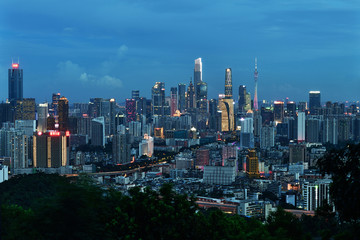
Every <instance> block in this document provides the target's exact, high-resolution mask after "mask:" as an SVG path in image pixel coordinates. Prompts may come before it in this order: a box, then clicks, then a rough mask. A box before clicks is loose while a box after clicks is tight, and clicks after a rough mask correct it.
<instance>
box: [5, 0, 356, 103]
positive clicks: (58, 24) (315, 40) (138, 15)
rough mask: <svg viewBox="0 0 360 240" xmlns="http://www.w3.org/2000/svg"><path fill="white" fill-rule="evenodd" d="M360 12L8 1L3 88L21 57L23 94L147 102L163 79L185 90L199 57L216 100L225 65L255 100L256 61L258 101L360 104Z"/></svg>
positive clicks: (346, 5) (330, 7) (295, 6)
mask: <svg viewBox="0 0 360 240" xmlns="http://www.w3.org/2000/svg"><path fill="white" fill-rule="evenodd" d="M359 16H360V14H359V4H358V3H357V2H356V1H346V2H344V1H335V0H331V1H301V2H300V1H298V2H297V3H293V2H288V1H271V2H267V1H227V2H225V3H224V2H215V1H214V2H211V1H210V2H209V1H196V2H194V1H181V2H176V3H173V2H168V1H155V2H153V1H151V2H149V1H121V2H118V1H107V2H106V3H104V2H102V1H87V2H86V4H84V2H82V1H80V2H77V1H76V2H74V1H61V2H52V3H49V2H48V1H43V0H39V1H31V2H29V1H23V0H18V1H11V2H10V1H2V2H0V33H1V37H0V48H1V55H0V80H1V83H2V85H3V86H6V85H7V69H9V68H10V67H11V63H12V59H13V60H14V61H15V62H17V61H18V59H20V66H21V68H22V69H24V97H35V98H36V101H38V102H41V101H50V100H51V93H53V92H61V94H62V95H64V96H66V97H67V98H68V99H69V101H70V102H72V103H73V102H86V101H88V100H89V98H90V97H104V98H112V97H114V98H116V99H118V101H119V102H121V101H123V100H124V99H125V98H127V97H129V96H130V94H131V90H133V89H138V90H140V93H141V95H142V96H145V97H149V96H150V95H151V87H152V86H153V85H154V83H155V82H158V81H160V82H165V87H166V92H167V94H168V93H169V90H170V87H173V86H177V84H178V83H185V84H188V83H189V81H190V77H193V67H194V59H196V58H198V57H201V58H202V59H203V80H204V81H206V82H207V83H208V95H209V99H210V98H217V96H218V94H219V93H223V87H221V88H219V87H218V86H219V85H221V86H223V82H224V70H225V68H228V67H230V68H232V74H233V86H234V89H237V87H238V86H239V85H241V84H244V85H246V86H247V89H248V91H250V92H251V93H252V94H253V92H254V80H253V72H254V58H255V57H257V58H258V70H259V86H258V96H259V100H263V99H266V100H281V99H285V98H286V97H289V98H290V100H295V101H302V100H307V98H308V92H309V91H310V90H319V91H321V93H322V100H323V101H326V100H331V101H345V100H350V101H357V100H358V89H359V88H360V82H359V77H360V71H359V68H358V65H359V63H360V47H359V46H360V45H359V43H360V41H359V40H360V36H359V31H358V29H359V27H360V21H359ZM234 97H235V98H237V92H236V90H235V91H234ZM0 98H1V99H2V100H5V99H6V98H7V87H2V88H1V89H0Z"/></svg>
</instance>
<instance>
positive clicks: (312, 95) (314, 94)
mask: <svg viewBox="0 0 360 240" xmlns="http://www.w3.org/2000/svg"><path fill="white" fill-rule="evenodd" d="M319 108H321V103H320V91H310V92H309V109H310V114H315V110H316V109H319Z"/></svg>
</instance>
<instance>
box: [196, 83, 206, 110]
mask: <svg viewBox="0 0 360 240" xmlns="http://www.w3.org/2000/svg"><path fill="white" fill-rule="evenodd" d="M196 91H197V92H196V107H197V109H198V110H199V112H200V113H206V112H207V83H205V82H200V83H198V84H197V86H196Z"/></svg>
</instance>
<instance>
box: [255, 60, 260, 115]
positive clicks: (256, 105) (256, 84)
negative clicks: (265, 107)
mask: <svg viewBox="0 0 360 240" xmlns="http://www.w3.org/2000/svg"><path fill="white" fill-rule="evenodd" d="M258 75H259V74H258V70H257V58H255V72H254V80H255V93H254V110H255V111H258V110H259V107H258V102H259V100H258V95H257V88H258Z"/></svg>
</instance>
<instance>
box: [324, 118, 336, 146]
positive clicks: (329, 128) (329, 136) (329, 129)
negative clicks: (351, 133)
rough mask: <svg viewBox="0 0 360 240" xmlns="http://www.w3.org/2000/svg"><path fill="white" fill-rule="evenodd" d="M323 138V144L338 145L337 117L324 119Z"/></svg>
mask: <svg viewBox="0 0 360 240" xmlns="http://www.w3.org/2000/svg"><path fill="white" fill-rule="evenodd" d="M322 137H323V139H322V143H328V142H329V143H331V144H338V120H337V119H336V118H335V117H328V118H325V119H324V122H323V127H322Z"/></svg>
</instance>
